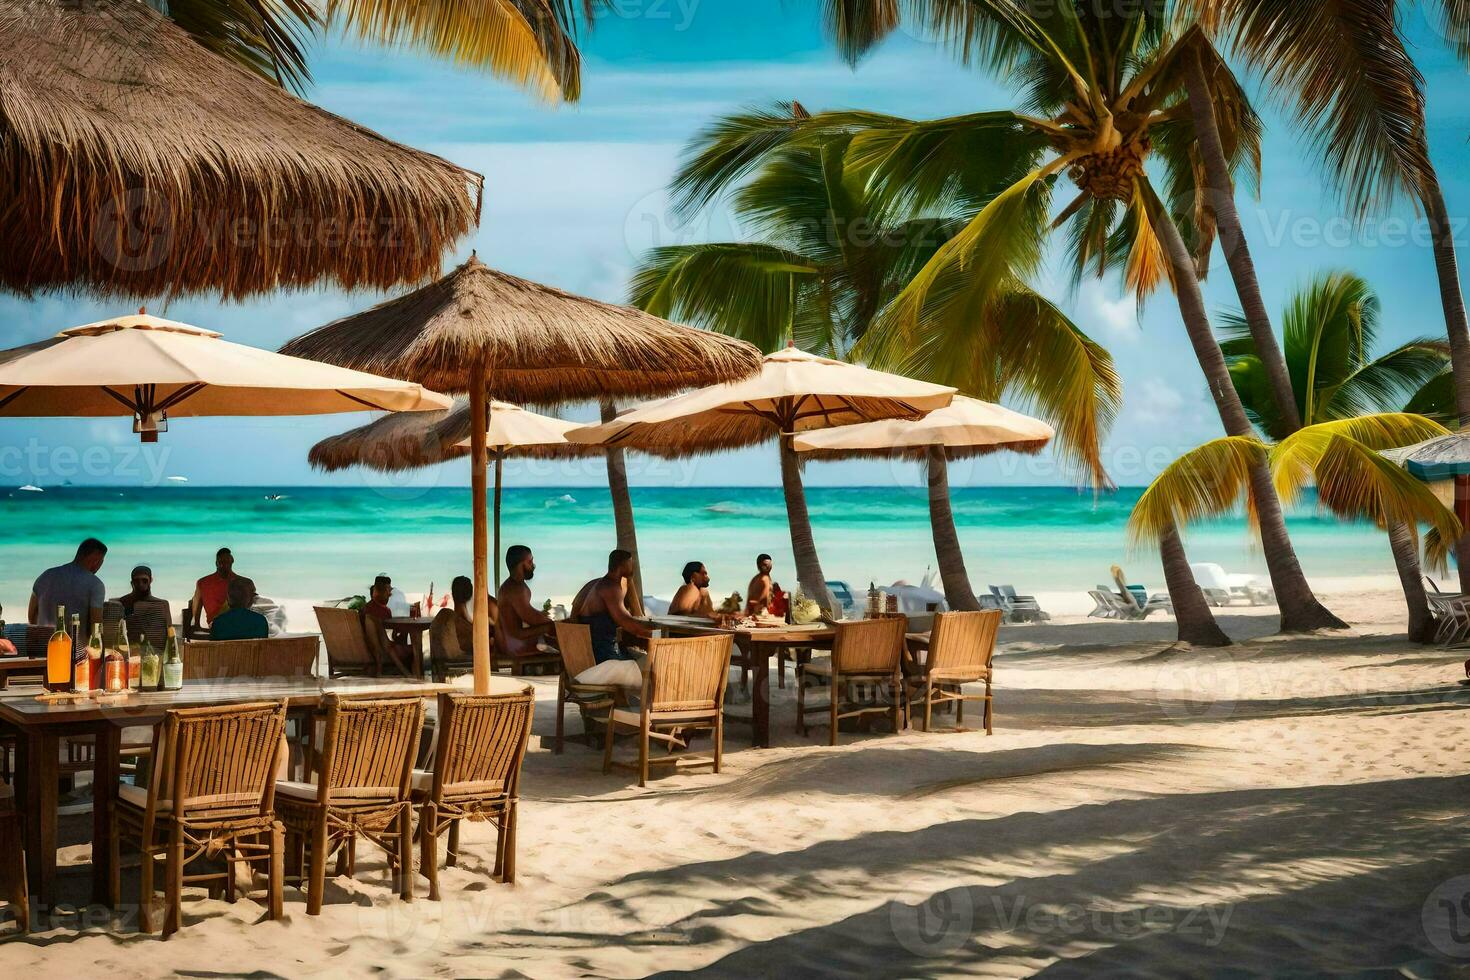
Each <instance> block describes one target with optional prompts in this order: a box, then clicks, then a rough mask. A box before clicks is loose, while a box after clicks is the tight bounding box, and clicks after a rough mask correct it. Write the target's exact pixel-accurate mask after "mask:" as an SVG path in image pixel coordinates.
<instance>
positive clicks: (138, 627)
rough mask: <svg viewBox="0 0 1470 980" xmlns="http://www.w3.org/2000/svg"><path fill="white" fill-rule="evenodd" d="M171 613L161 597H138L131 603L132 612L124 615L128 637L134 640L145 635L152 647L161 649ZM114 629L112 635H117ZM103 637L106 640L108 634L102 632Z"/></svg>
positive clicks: (165, 637)
mask: <svg viewBox="0 0 1470 980" xmlns="http://www.w3.org/2000/svg"><path fill="white" fill-rule="evenodd" d="M172 615H173V614H172V612H171V611H170V609H169V605H168V603H167V602H165V601H164V600H162V599H139V600H138V601H137V602H135V603H134V604H133V612H132V614H131V615H129V616H126V617H124V618H125V619H126V620H127V623H128V639H130V640H134V641H136V640H137V639H138V637H139V636H146V637H148V642H149V643H151V644H153V647H154V649H156V650H160V651H161V650H162V649H163V644H164V642H165V641H166V640H167V639H168V628H169V626H170V625H172V622H173V620H172V619H170V617H171V616H172ZM115 630H116V627H114V632H113V633H112V634H111V635H112V636H116V635H117V633H116V631H115ZM103 639H104V641H106V640H108V639H109V636H108V634H106V633H104V634H103ZM134 652H135V653H136V652H137V651H134Z"/></svg>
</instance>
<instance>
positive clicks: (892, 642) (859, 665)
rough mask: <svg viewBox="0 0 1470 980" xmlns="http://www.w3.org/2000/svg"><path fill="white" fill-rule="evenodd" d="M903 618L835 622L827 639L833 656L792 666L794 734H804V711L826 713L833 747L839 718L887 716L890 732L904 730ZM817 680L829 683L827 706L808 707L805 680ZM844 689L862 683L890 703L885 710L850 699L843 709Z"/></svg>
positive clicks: (883, 707) (892, 617)
mask: <svg viewBox="0 0 1470 980" xmlns="http://www.w3.org/2000/svg"><path fill="white" fill-rule="evenodd" d="M907 624H908V620H907V619H905V618H904V617H903V616H884V617H883V618H881V619H862V620H855V621H851V622H839V623H837V624H836V626H835V628H836V631H837V635H836V636H835V637H834V638H833V640H832V656H831V657H830V658H828V659H822V660H813V661H811V662H810V663H807V664H803V665H801V666H799V667H797V672H796V731H797V734H799V735H803V736H804V735H806V729H807V724H806V716H807V714H808V713H809V712H815V711H825V712H826V713H827V724H828V725H829V726H830V727H831V729H832V732H831V741H830V743H829V744H831V745H836V744H837V727H838V724H839V723H840V722H841V721H842V719H843V718H857V717H860V716H862V715H868V714H891V715H892V716H893V730H894V731H895V732H898V731H901V730H902V729H903V679H902V674H901V669H902V660H903V648H904V632H905V630H906V628H907ZM818 678H820V679H823V680H826V681H828V682H830V686H829V687H828V691H827V703H826V704H819V705H813V706H810V707H809V706H808V705H807V703H806V690H807V681H808V680H809V679H810V680H813V681H815V680H817V679H818ZM849 685H862V686H863V687H865V688H872V689H874V691H875V692H876V691H877V690H878V689H880V688H882V687H887V688H888V693H889V694H890V701H891V703H890V704H889V705H887V706H885V705H883V704H882V703H880V702H878V701H877V700H876V699H875V700H873V701H858V700H856V699H855V698H854V699H851V700H849V701H848V702H847V704H846V706H845V707H844V703H843V698H844V696H845V695H846V693H847V690H846V689H847V687H848V686H849Z"/></svg>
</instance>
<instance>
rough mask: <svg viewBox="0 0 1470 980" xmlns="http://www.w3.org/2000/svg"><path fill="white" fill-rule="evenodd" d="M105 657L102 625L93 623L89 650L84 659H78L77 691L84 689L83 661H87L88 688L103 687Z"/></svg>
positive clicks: (88, 643)
mask: <svg viewBox="0 0 1470 980" xmlns="http://www.w3.org/2000/svg"><path fill="white" fill-rule="evenodd" d="M104 656H106V655H105V654H104V653H103V651H102V624H101V623H93V624H92V636H91V638H90V639H89V640H87V649H86V651H85V652H84V654H83V656H82V657H78V658H77V664H78V675H77V684H76V686H77V690H81V689H82V683H81V670H82V669H83V668H82V667H81V664H82V661H83V659H85V660H86V667H85V670H86V675H87V687H88V688H94V687H101V686H102V662H103V657H104Z"/></svg>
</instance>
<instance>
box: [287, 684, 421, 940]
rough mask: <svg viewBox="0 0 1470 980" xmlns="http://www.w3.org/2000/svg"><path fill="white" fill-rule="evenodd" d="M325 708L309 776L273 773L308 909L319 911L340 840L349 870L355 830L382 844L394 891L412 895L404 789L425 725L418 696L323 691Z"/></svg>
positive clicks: (410, 840)
mask: <svg viewBox="0 0 1470 980" xmlns="http://www.w3.org/2000/svg"><path fill="white" fill-rule="evenodd" d="M325 716H326V730H325V733H324V735H323V736H322V742H321V751H320V753H318V754H316V756H315V759H314V763H315V764H314V765H313V766H312V769H313V772H312V773H311V774H310V775H311V776H314V777H315V779H314V781H311V780H308V781H296V780H290V779H281V780H277V781H276V812H277V813H278V814H280V818H281V823H282V824H284V825H285V828H286V833H287V838H288V839H287V843H288V846H289V847H291V848H292V850H291V853H292V855H293V860H292V865H293V867H294V868H295V869H296V870H298V871H299V873H300V875H301V878H302V879H303V880H304V882H305V884H306V914H307V915H319V914H321V911H322V894H323V892H324V891H325V889H326V880H327V861H329V860H330V859H331V857H332V853H333V851H335V850H336V849H337V848H339V847H345V848H346V850H345V856H346V864H347V868H346V870H347V873H348V874H349V875H350V874H351V873H352V870H353V869H352V864H353V863H354V859H355V857H356V850H357V838H358V837H366V838H367V839H368V840H370V841H372V842H373V843H374V844H377V845H378V846H379V847H381V848H382V849H383V851H384V852H385V853H386V854H387V856H388V868H389V870H390V872H391V873H392V875H393V883H394V886H395V887H396V888H397V890H398V894H399V896H400V897H402V898H404V899H409V900H411V899H412V898H413V807H412V803H411V801H410V799H409V790H410V780H411V778H412V775H413V764H414V760H415V758H416V757H417V755H418V750H419V736H420V734H421V733H422V731H423V725H424V702H423V699H422V698H420V697H418V696H416V695H415V696H409V697H400V698H374V699H367V698H352V699H348V698H343V697H341V696H339V695H335V694H328V695H327V696H326V698H325ZM308 842H309V843H308Z"/></svg>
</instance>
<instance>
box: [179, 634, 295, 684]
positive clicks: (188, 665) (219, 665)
mask: <svg viewBox="0 0 1470 980" xmlns="http://www.w3.org/2000/svg"><path fill="white" fill-rule="evenodd" d="M320 649H321V642H320V640H319V638H318V637H316V636H274V637H270V638H269V639H264V640H185V641H184V642H183V649H182V650H181V651H180V656H181V657H182V658H183V661H184V679H185V680H212V679H218V678H222V677H311V676H313V675H314V674H315V673H316V659H317V654H318V652H319V651H320Z"/></svg>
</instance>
